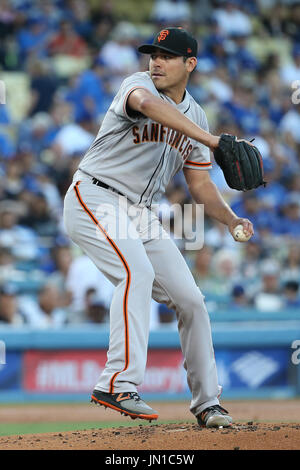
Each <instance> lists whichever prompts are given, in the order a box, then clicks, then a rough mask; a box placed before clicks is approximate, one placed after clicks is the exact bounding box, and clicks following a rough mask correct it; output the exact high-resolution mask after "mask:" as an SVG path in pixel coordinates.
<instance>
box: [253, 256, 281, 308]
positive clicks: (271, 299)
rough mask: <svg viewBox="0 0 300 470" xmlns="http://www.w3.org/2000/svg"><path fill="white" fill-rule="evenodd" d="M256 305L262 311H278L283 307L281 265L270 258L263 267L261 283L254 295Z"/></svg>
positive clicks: (264, 262)
mask: <svg viewBox="0 0 300 470" xmlns="http://www.w3.org/2000/svg"><path fill="white" fill-rule="evenodd" d="M253 302H254V307H255V308H257V309H258V310H260V311H262V312H278V311H280V310H281V308H282V307H283V299H282V295H281V288H280V265H279V263H278V262H277V261H275V260H272V259H268V260H265V261H263V263H262V267H261V285H260V286H259V288H258V290H257V292H256V294H254V296H253Z"/></svg>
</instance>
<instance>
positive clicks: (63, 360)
mask: <svg viewBox="0 0 300 470" xmlns="http://www.w3.org/2000/svg"><path fill="white" fill-rule="evenodd" d="M215 356H216V362H217V369H218V377H219V383H220V384H221V385H222V386H223V389H224V390H229V389H236V388H238V389H243V388H244V389H250V390H251V389H252V390H256V389H259V388H261V387H265V386H285V385H288V380H289V364H290V357H289V352H288V351H287V350H286V349H259V350H254V349H251V350H248V349H245V350H242V349H240V350H235V349H233V350H216V351H215ZM23 361H24V364H23V366H24V367H23V370H24V375H23V388H24V389H25V390H26V391H31V392H40V393H43V392H45V393H56V394H57V393H70V392H72V393H86V392H87V393H90V392H91V390H92V389H93V387H94V386H95V384H96V383H97V381H98V379H99V376H100V375H101V373H102V371H103V368H104V365H105V362H106V351H103V350H102V351H95V350H86V351H83V350H77V351H75V350H73V351H69V350H68V351H27V352H25V353H24V358H23ZM0 383H1V382H0ZM139 391H140V392H146V393H163V394H166V393H173V394H174V393H175V394H176V393H184V392H186V391H188V387H187V381H186V372H185V370H184V368H183V358H182V354H181V351H180V350H175V349H160V350H149V352H148V361H147V368H146V373H145V378H144V381H143V384H142V385H141V386H140V387H139Z"/></svg>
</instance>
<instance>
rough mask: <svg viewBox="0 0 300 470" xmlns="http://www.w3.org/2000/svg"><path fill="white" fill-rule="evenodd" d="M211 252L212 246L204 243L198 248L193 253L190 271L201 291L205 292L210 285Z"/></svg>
mask: <svg viewBox="0 0 300 470" xmlns="http://www.w3.org/2000/svg"><path fill="white" fill-rule="evenodd" d="M213 252H214V251H213V248H212V247H211V246H209V245H207V244H205V245H204V246H203V247H202V248H201V250H198V251H197V252H196V254H195V260H194V266H193V268H192V273H193V276H194V279H195V281H196V284H197V285H198V286H199V287H200V289H201V290H202V291H203V292H206V291H207V290H208V289H209V288H210V286H211V282H212V281H211V280H212V266H211V263H212V257H213Z"/></svg>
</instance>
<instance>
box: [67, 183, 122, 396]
mask: <svg viewBox="0 0 300 470" xmlns="http://www.w3.org/2000/svg"><path fill="white" fill-rule="evenodd" d="M79 184H80V181H78V182H77V183H76V185H75V186H74V191H75V194H76V197H77V199H78V201H79V203H80V205H81V206H82V207H83V209H84V211H85V212H86V213H87V214H88V215H89V217H90V218H91V219H92V221H93V222H94V224H95V225H96V226H97V227H98V228H99V230H100V231H101V232H102V233H103V235H104V236H105V238H106V239H107V241H108V242H109V244H110V245H111V247H112V248H113V250H114V251H115V252H116V253H117V255H118V257H119V258H120V260H121V262H122V264H123V266H124V268H125V270H126V274H127V280H126V286H125V292H124V298H123V318H124V325H125V365H124V369H123V370H120V371H119V372H115V373H114V375H113V376H112V378H111V379H110V386H109V393H114V382H115V380H116V377H117V376H118V374H120V373H121V372H124V371H125V370H126V369H128V366H129V325H128V293H129V287H130V282H131V272H130V269H129V266H128V264H127V263H126V260H125V258H124V256H123V255H122V253H121V251H120V250H119V248H118V247H117V245H116V244H115V242H114V241H113V240H112V239H111V238H110V237H109V235H108V234H107V232H106V231H105V229H104V228H103V227H102V226H101V224H100V223H99V221H98V220H97V219H96V217H95V216H94V215H93V213H92V212H91V211H90V209H89V208H88V207H87V206H86V204H85V203H84V202H83V200H82V198H81V195H80V192H79V189H78V187H79Z"/></svg>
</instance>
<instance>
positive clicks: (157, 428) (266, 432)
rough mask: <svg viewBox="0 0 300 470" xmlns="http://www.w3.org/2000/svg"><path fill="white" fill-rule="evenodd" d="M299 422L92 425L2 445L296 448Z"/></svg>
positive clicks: (3, 439)
mask: <svg viewBox="0 0 300 470" xmlns="http://www.w3.org/2000/svg"><path fill="white" fill-rule="evenodd" d="M299 442H300V425H299V424H287V423H283V424H269V423H254V422H248V423H246V424H238V423H237V424H234V425H232V426H231V427H230V428H219V429H204V428H200V427H199V426H198V425H197V424H196V423H195V424H191V423H184V422H183V423H178V424H149V426H142V425H141V426H138V427H119V428H114V429H92V430H88V431H75V432H63V433H48V434H39V435H37V434H35V435H23V436H5V437H1V438H0V448H1V449H3V450H4V449H7V450H9V449H14V450H18V449H19V450H29V449H30V450H32V449H36V450H42V449H43V450H51V449H52V450H110V451H111V450H223V449H224V450H275V449H276V450H296V449H299Z"/></svg>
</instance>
